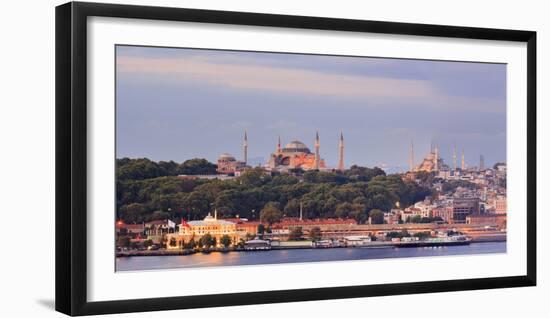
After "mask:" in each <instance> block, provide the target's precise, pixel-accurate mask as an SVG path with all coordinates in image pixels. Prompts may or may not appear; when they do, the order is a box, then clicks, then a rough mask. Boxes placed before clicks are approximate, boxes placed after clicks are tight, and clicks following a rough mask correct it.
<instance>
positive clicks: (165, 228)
mask: <svg viewBox="0 0 550 318" xmlns="http://www.w3.org/2000/svg"><path fill="white" fill-rule="evenodd" d="M175 230H176V223H175V222H173V221H171V220H169V219H165V220H153V221H149V222H145V233H146V234H147V236H158V235H162V234H166V233H173V232H175Z"/></svg>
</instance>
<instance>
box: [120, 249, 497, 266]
mask: <svg viewBox="0 0 550 318" xmlns="http://www.w3.org/2000/svg"><path fill="white" fill-rule="evenodd" d="M505 252H506V242H496V243H472V244H470V245H462V246H442V247H437V248H433V247H418V248H391V247H390V248H329V249H300V250H271V251H262V252H260V251H258V252H230V253H210V254H202V253H197V254H193V255H184V256H134V257H118V258H117V259H116V270H117V271H134V270H145V269H167V268H186V267H205V266H235V265H259V264H280V263H303V262H321V261H342V260H363V259H380V258H397V257H419V256H444V255H468V254H486V253H505Z"/></svg>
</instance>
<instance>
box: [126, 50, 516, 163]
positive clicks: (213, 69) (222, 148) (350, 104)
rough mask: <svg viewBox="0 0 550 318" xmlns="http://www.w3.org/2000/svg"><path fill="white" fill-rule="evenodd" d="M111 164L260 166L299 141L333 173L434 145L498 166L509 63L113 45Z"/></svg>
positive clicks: (447, 154) (445, 153) (401, 158)
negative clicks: (245, 143) (341, 143)
mask: <svg viewBox="0 0 550 318" xmlns="http://www.w3.org/2000/svg"><path fill="white" fill-rule="evenodd" d="M116 53H117V157H132V158H138V157H148V158H150V159H153V160H174V161H177V162H182V161H184V160H187V159H190V158H195V157H201V158H206V159H208V160H210V161H212V162H215V160H216V158H217V157H218V155H219V154H221V153H223V152H229V153H231V154H233V155H235V156H236V157H237V158H241V157H242V136H243V132H244V130H245V129H246V130H247V131H248V137H249V158H255V157H261V158H263V159H266V160H267V158H268V157H269V154H270V153H271V152H273V150H274V149H275V145H276V142H277V136H279V135H280V136H281V139H282V141H283V144H285V143H287V142H289V141H291V140H293V139H298V140H300V141H302V142H304V143H306V144H307V145H308V146H309V147H310V148H313V140H314V136H315V131H316V130H319V135H320V138H321V156H322V157H323V158H325V160H326V162H327V164H328V165H329V166H335V165H336V162H337V154H338V135H339V133H340V131H343V133H344V137H345V144H346V148H345V149H346V151H345V159H346V160H345V161H346V165H347V166H349V165H351V164H358V165H367V166H374V165H380V164H383V163H385V164H388V165H392V166H402V167H406V166H407V160H408V149H409V144H410V142H411V141H413V142H414V144H415V157H416V161H417V162H418V161H419V160H420V159H421V157H422V156H423V155H425V154H426V153H427V151H428V150H429V147H430V142H431V141H432V140H433V141H434V142H435V143H437V144H439V147H440V153H441V156H442V157H443V158H444V159H445V160H446V161H447V162H450V159H451V154H452V147H453V144H456V146H457V149H458V151H459V152H460V151H461V149H462V148H464V152H465V157H466V162H467V163H468V165H477V164H478V162H479V155H480V154H483V155H484V157H485V162H486V164H487V165H490V164H493V163H494V162H496V161H505V159H506V158H505V154H506V150H505V146H506V65H504V64H488V63H465V62H443V61H423V60H404V59H384V58H366V57H341V56H338V57H335V56H320V55H297V54H281V53H260V52H238V51H215V50H198V49H171V48H148V47H129V46H118V47H117V52H116Z"/></svg>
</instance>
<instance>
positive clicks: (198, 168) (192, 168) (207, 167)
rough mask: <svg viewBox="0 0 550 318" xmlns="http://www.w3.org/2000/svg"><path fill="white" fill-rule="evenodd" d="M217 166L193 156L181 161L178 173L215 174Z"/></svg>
mask: <svg viewBox="0 0 550 318" xmlns="http://www.w3.org/2000/svg"><path fill="white" fill-rule="evenodd" d="M217 168H218V166H217V165H215V164H213V163H211V162H209V161H208V160H206V159H200V158H195V159H190V160H186V161H185V162H183V163H182V164H181V165H180V166H179V173H180V174H186V175H197V174H216V169H217Z"/></svg>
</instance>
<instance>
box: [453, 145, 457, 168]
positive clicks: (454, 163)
mask: <svg viewBox="0 0 550 318" xmlns="http://www.w3.org/2000/svg"><path fill="white" fill-rule="evenodd" d="M453 170H456V145H454V146H453Z"/></svg>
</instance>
